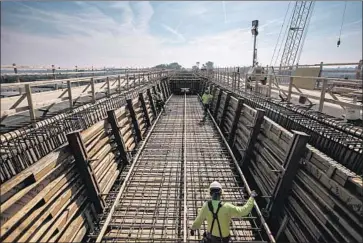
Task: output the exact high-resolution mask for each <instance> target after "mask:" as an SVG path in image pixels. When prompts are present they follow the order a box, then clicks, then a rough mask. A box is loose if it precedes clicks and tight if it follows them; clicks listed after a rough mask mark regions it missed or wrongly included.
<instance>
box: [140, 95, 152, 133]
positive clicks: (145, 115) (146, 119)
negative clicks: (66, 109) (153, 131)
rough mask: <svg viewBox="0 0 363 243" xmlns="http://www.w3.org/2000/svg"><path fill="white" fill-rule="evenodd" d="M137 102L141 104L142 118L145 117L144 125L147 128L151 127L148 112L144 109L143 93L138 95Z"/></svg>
mask: <svg viewBox="0 0 363 243" xmlns="http://www.w3.org/2000/svg"><path fill="white" fill-rule="evenodd" d="M139 100H140V102H141V107H142V110H143V111H144V117H145V121H146V125H147V126H148V127H150V126H151V122H150V117H149V112H148V111H147V108H146V103H145V99H144V94H143V93H139Z"/></svg>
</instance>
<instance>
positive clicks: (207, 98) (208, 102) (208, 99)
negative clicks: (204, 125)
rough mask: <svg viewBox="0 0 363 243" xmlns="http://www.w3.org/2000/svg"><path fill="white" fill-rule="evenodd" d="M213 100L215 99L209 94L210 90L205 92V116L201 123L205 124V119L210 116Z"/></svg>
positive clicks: (203, 101) (203, 100) (203, 98)
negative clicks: (209, 110)
mask: <svg viewBox="0 0 363 243" xmlns="http://www.w3.org/2000/svg"><path fill="white" fill-rule="evenodd" d="M212 98H213V96H212V95H211V94H210V93H209V89H207V90H206V91H204V94H203V96H202V103H203V106H204V116H203V120H201V122H205V119H206V118H207V116H208V109H209V106H210V103H211V102H212Z"/></svg>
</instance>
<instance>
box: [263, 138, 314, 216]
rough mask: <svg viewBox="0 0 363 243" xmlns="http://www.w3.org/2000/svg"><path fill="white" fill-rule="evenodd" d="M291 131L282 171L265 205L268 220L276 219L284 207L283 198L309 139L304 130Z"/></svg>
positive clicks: (288, 189) (289, 188) (290, 184)
mask: <svg viewBox="0 0 363 243" xmlns="http://www.w3.org/2000/svg"><path fill="white" fill-rule="evenodd" d="M292 132H293V134H294V136H293V138H292V140H291V142H290V147H289V149H288V152H287V153H286V157H285V159H284V162H283V167H284V172H283V173H281V175H280V177H279V179H278V181H277V183H276V186H275V187H274V190H273V193H272V198H271V200H270V201H269V203H268V204H267V207H266V211H267V212H268V215H269V220H272V221H274V220H277V218H278V216H279V215H280V213H281V211H282V209H283V207H284V202H285V199H286V198H287V197H288V195H289V192H290V190H291V188H292V184H293V181H294V178H295V176H296V173H297V171H298V169H299V166H300V159H301V158H302V156H303V155H304V151H305V148H306V144H307V142H308V139H309V135H307V134H306V133H304V132H299V131H292ZM272 221H271V222H272Z"/></svg>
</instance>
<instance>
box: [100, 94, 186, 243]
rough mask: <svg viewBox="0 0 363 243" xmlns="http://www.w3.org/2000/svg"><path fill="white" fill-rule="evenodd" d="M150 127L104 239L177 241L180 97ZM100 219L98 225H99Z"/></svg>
mask: <svg viewBox="0 0 363 243" xmlns="http://www.w3.org/2000/svg"><path fill="white" fill-rule="evenodd" d="M169 104H170V105H169V106H170V107H172V109H171V111H169V112H168V114H167V115H166V116H163V117H161V119H160V120H159V123H158V125H157V126H156V127H155V128H154V130H153V132H152V134H151V136H150V141H149V142H148V143H147V144H146V146H145V148H144V149H143V152H142V154H141V156H140V158H139V160H138V161H136V162H135V163H137V164H135V167H134V170H133V171H132V174H131V176H130V178H129V180H128V181H126V182H125V183H126V187H125V191H124V193H123V195H122V197H121V199H120V200H119V202H118V204H117V208H116V210H115V212H114V213H113V215H112V219H111V221H110V223H109V230H108V231H107V232H106V234H105V236H104V237H103V240H104V241H108V242H135V241H137V242H177V241H179V240H181V238H182V237H181V228H182V223H181V221H180V218H181V217H180V216H181V215H180V213H181V209H182V204H181V203H182V195H181V193H180V188H181V185H180V183H181V181H180V179H181V173H182V171H181V165H182V160H183V157H182V141H183V140H182V139H183V126H182V125H183V106H184V103H183V99H181V100H180V99H176V100H175V99H172V100H170V102H169ZM102 223H103V222H102V221H101V225H102Z"/></svg>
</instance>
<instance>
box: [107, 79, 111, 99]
mask: <svg viewBox="0 0 363 243" xmlns="http://www.w3.org/2000/svg"><path fill="white" fill-rule="evenodd" d="M106 82H107V94H106V96H107V97H110V96H111V87H110V78H109V77H107V78H106Z"/></svg>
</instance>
